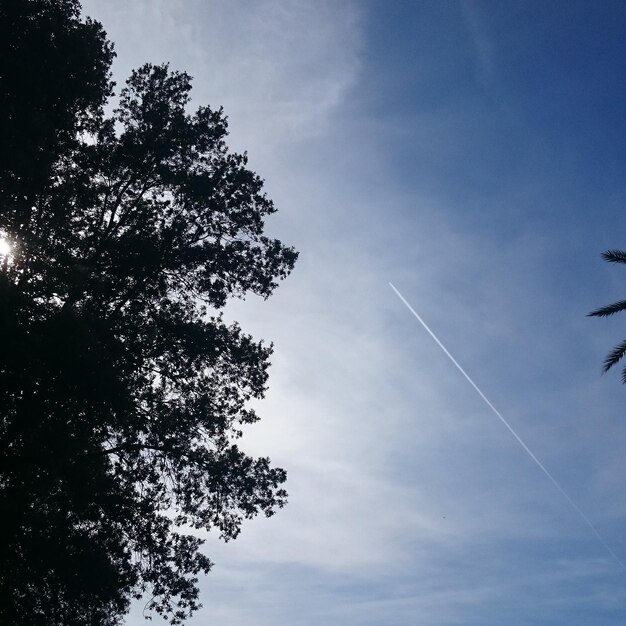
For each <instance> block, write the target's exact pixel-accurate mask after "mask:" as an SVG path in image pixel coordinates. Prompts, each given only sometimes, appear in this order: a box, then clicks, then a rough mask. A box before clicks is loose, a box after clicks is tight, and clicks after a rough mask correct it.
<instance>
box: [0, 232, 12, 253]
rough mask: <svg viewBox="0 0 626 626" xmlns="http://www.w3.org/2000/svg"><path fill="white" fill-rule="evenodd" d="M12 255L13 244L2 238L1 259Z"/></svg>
mask: <svg viewBox="0 0 626 626" xmlns="http://www.w3.org/2000/svg"><path fill="white" fill-rule="evenodd" d="M10 254H11V244H10V243H9V242H8V241H7V240H6V239H5V238H4V237H1V236H0V257H3V256H9V255H10Z"/></svg>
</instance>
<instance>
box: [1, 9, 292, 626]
mask: <svg viewBox="0 0 626 626" xmlns="http://www.w3.org/2000/svg"><path fill="white" fill-rule="evenodd" d="M26 4H29V3H26ZM39 4H40V5H41V4H42V3H41V2H40V3H39ZM43 4H44V5H48V4H49V5H50V6H54V7H70V8H71V7H76V6H77V3H75V2H57V3H53V2H44V3H43ZM70 13H71V12H70ZM72 15H74V17H72ZM66 17H67V15H66ZM75 17H76V16H75V14H71V15H70V21H72V20H73V19H74V18H75ZM76 19H77V18H76ZM86 24H87V25H88V28H90V29H91V32H92V33H94V32H95V33H96V34H97V39H98V41H99V45H100V53H101V54H104V55H105V56H106V55H108V56H106V58H104V57H102V56H100V57H98V58H99V59H100V61H102V63H101V64H99V65H98V64H96V65H97V67H98V71H97V72H96V73H97V74H98V76H99V78H98V81H99V82H98V81H95V82H97V83H98V85H99V86H98V88H97V89H94V91H93V94H96V97H93V98H91V100H89V99H87V100H80V99H78V100H77V102H78V104H76V107H75V109H72V115H71V116H70V117H69V118H67V119H65V118H64V120H62V123H60V124H59V125H58V128H60V129H61V130H58V131H55V132H54V133H51V134H49V135H42V137H43V139H42V141H43V145H42V146H40V150H41V151H42V152H43V153H45V154H44V156H43V157H42V159H41V161H40V162H38V163H37V164H36V170H37V176H36V177H28V176H26V177H24V176H22V174H21V173H19V174H18V173H16V172H9V173H8V174H7V173H5V174H3V175H4V179H3V180H4V181H13V182H15V181H18V182H19V185H20V186H22V187H23V191H25V193H21V192H20V194H17V195H15V196H12V195H10V194H11V192H9V191H7V189H8V188H9V187H11V185H8V186H4V187H3V188H2V189H1V192H2V193H3V194H4V196H5V197H8V200H12V199H13V200H15V199H16V198H17V199H21V200H20V201H19V202H18V201H7V202H6V205H5V206H6V208H5V209H3V211H2V212H1V213H0V231H1V232H3V233H4V235H5V236H6V237H7V239H8V240H10V241H11V242H12V246H13V247H12V252H11V256H10V258H6V259H5V262H4V264H3V266H2V268H1V269H0V303H1V304H0V333H1V337H2V346H3V349H2V351H1V352H0V417H1V422H0V449H1V450H2V454H1V455H0V510H2V511H3V520H2V529H1V532H2V537H3V542H2V546H1V547H0V565H2V567H0V624H5V623H6V624H15V625H16V626H18V625H29V626H30V625H33V626H34V625H38V624H44V623H45V624H54V625H57V624H58V625H61V624H63V626H68V625H73V624H76V625H78V624H93V625H94V626H95V625H104V624H115V623H119V619H120V616H121V615H123V614H124V613H125V612H126V611H127V609H128V605H129V601H130V599H131V598H132V597H140V596H141V595H143V594H146V593H147V594H148V595H149V597H150V599H149V601H148V604H147V608H148V610H149V611H155V612H156V613H158V614H161V615H163V616H165V617H167V618H168V619H169V620H170V622H171V623H172V624H177V623H182V621H183V620H184V619H185V618H186V616H188V615H189V614H190V613H191V612H192V611H194V610H195V609H196V608H197V607H198V606H199V604H198V589H197V585H196V583H197V575H198V574H199V573H201V572H204V573H206V572H208V570H209V569H210V567H211V563H210V561H209V559H208V558H207V557H206V556H205V555H204V554H202V552H201V551H200V546H201V544H202V541H201V540H200V539H199V538H198V537H197V534H194V532H195V531H196V530H198V529H205V530H210V529H216V530H218V531H219V533H220V535H221V537H222V538H224V539H225V540H229V539H232V538H235V537H236V536H237V535H238V533H239V531H240V527H241V523H242V520H243V519H244V518H250V517H253V516H255V515H256V514H258V513H260V512H263V513H264V514H266V515H268V516H269V515H272V514H273V513H274V511H275V510H276V508H277V507H281V506H283V504H284V503H285V501H286V493H285V491H284V490H283V488H282V484H283V483H284V481H285V477H286V475H285V472H284V470H282V469H280V468H274V467H272V466H271V465H270V462H269V460H268V459H267V458H256V459H255V458H251V457H249V456H248V455H246V454H245V453H244V452H243V451H242V450H241V449H240V448H239V446H238V439H239V437H240V436H241V434H242V433H241V428H242V425H244V424H249V423H252V422H255V421H256V420H257V416H256V415H255V413H254V411H253V410H251V409H250V408H249V406H248V402H249V400H251V399H252V398H261V397H262V396H263V394H264V391H265V388H266V382H267V368H268V364H269V356H270V354H271V350H272V348H271V346H267V345H265V344H264V343H263V342H257V341H254V340H253V339H252V338H251V337H250V336H248V335H247V334H245V333H244V332H242V330H241V329H240V327H239V326H238V325H237V324H232V325H228V324H226V323H225V322H224V320H223V318H222V316H221V315H220V314H219V309H221V308H222V307H223V306H224V305H225V303H226V301H227V299H228V298H230V297H243V296H244V295H245V294H247V293H253V294H257V295H259V296H261V297H263V298H267V297H268V296H269V295H270V294H271V293H272V291H273V290H274V288H275V287H276V286H277V281H278V280H279V279H282V278H284V277H286V276H287V275H288V274H289V272H290V271H291V269H292V268H293V265H294V263H295V260H296V257H297V253H296V252H295V251H294V250H293V249H292V248H290V247H287V246H284V245H283V244H282V243H281V242H279V241H277V240H274V239H270V238H268V237H267V236H265V234H264V219H265V217H266V216H268V215H270V214H271V213H273V212H274V210H275V209H274V206H273V204H272V202H271V200H270V199H268V198H267V197H266V195H265V194H264V193H263V181H262V180H261V179H260V178H259V177H258V176H257V175H256V174H255V173H253V172H251V171H250V170H249V169H248V168H247V157H246V155H245V154H243V155H240V154H234V153H231V152H229V150H228V149H227V147H226V144H225V138H226V135H227V122H226V118H225V116H224V114H223V112H222V110H221V109H220V110H217V111H214V110H212V109H210V108H209V107H200V108H199V109H197V110H196V111H195V112H194V113H189V112H188V107H189V93H190V88H191V83H190V77H189V76H188V75H187V74H185V73H181V72H172V71H170V70H169V68H168V66H166V65H163V66H153V65H145V66H144V67H142V68H140V69H138V70H137V71H135V72H133V73H132V75H131V77H130V78H129V80H128V81H127V84H126V87H125V88H124V89H123V90H122V92H121V94H120V98H119V103H118V106H117V108H116V109H115V111H114V113H113V114H112V115H111V116H110V117H105V116H104V114H103V113H102V107H101V103H102V102H103V101H104V99H105V98H106V97H107V96H108V95H109V89H110V83H109V82H108V79H107V80H102V76H108V74H107V72H108V63H110V59H111V47H110V45H109V44H108V43H106V40H105V39H104V38H103V36H102V31H101V30H99V27H97V26H94V23H92V22H86ZM107 59H108V60H107ZM72 62H73V61H72ZM102 70H104V74H103V73H102ZM94 80H95V79H94ZM95 82H94V84H95ZM98 93H99V94H100V95H103V96H104V99H103V98H99V96H98V95H97V94H98ZM44 99H45V98H44ZM53 109H54V107H53ZM67 120H69V122H68V121H67ZM81 120H83V121H84V120H87V122H85V123H83V121H81ZM55 124H57V120H56V119H53V120H52V123H51V126H50V127H51V128H52V127H55ZM45 137H53V138H55V139H54V140H53V141H51V142H48V141H47V140H45V141H44V139H45ZM18 139H19V138H16V145H18V147H19V141H18ZM26 148H27V150H30V149H31V147H30V145H27V147H26ZM41 163H45V164H46V165H45V167H41ZM20 167H21V166H20ZM9 170H10V168H8V169H7V171H9ZM42 172H47V173H46V174H45V176H43V174H42ZM13 189H14V186H13ZM18 196H19V197H18Z"/></svg>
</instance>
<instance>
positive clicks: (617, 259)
mask: <svg viewBox="0 0 626 626" xmlns="http://www.w3.org/2000/svg"><path fill="white" fill-rule="evenodd" d="M602 258H603V259H604V260H605V261H608V262H609V263H626V252H624V251H623V250H607V251H606V252H603V253H602Z"/></svg>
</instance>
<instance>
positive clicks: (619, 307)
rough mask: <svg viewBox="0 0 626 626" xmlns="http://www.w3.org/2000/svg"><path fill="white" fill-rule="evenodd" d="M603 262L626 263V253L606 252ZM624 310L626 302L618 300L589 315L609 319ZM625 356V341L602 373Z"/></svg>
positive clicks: (624, 375)
mask: <svg viewBox="0 0 626 626" xmlns="http://www.w3.org/2000/svg"><path fill="white" fill-rule="evenodd" d="M602 257H603V258H604V260H605V261H607V262H609V263H626V252H623V251H622V250H608V251H607V252H604V253H603V254H602ZM625 310H626V300H619V301H618V302H614V303H613V304H609V305H608V306H603V307H600V308H599V309H596V310H595V311H592V312H591V313H589V315H590V316H593V317H609V316H611V315H614V314H615V313H620V312H621V311H625ZM625 354H626V341H623V342H622V343H620V344H618V345H617V346H615V348H614V349H613V350H612V351H611V352H610V353H609V354H608V355H607V357H606V359H605V360H604V366H603V368H602V371H603V372H608V371H609V370H610V369H611V368H612V367H613V366H614V365H616V364H617V363H619V362H620V361H621V360H622V358H624V355H625ZM622 382H623V383H624V384H626V367H625V368H624V369H623V370H622Z"/></svg>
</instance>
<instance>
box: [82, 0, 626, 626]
mask: <svg viewBox="0 0 626 626" xmlns="http://www.w3.org/2000/svg"><path fill="white" fill-rule="evenodd" d="M83 6H84V10H85V13H86V14H87V15H91V16H93V17H94V18H96V19H98V20H100V21H101V22H102V23H103V24H104V26H105V28H106V30H107V32H108V35H109V37H110V38H111V39H112V40H113V41H114V42H115V46H116V50H117V55H118V56H117V59H116V60H115V63H114V67H113V69H114V74H115V79H116V81H117V82H118V83H119V84H122V83H123V81H124V78H125V77H126V76H127V75H128V73H129V72H130V70H131V69H132V68H133V67H137V66H139V65H141V64H142V63H144V62H146V61H150V62H154V63H160V62H164V61H168V62H169V63H170V64H171V67H172V68H173V69H180V70H186V71H188V72H189V73H190V74H191V75H192V76H193V77H194V90H193V104H194V105H198V106H199V105H204V104H210V105H211V106H213V107H216V108H217V107H219V106H223V107H224V110H225V112H226V114H227V115H228V117H229V120H230V130H231V135H230V141H229V145H230V146H231V148H232V149H233V150H236V151H244V150H247V151H248V154H249V157H250V167H251V168H252V169H253V170H255V171H256V172H258V173H259V174H260V175H261V176H262V177H263V178H264V179H265V181H266V190H267V192H268V194H269V195H270V197H272V199H273V200H274V202H275V203H276V206H277V208H278V213H277V214H276V215H275V216H273V217H272V218H271V219H270V220H269V221H268V223H267V231H268V233H269V234H271V235H272V236H277V237H279V238H281V239H282V240H283V241H284V242H286V243H289V244H291V245H294V246H295V247H296V248H297V249H298V250H299V251H300V258H299V261H298V263H297V266H296V268H295V270H294V272H293V274H292V275H291V276H290V277H289V278H288V279H287V280H286V281H285V282H284V283H283V284H281V286H280V287H279V289H278V290H277V291H276V293H275V294H274V295H273V296H272V298H270V299H269V300H267V301H262V300H260V299H256V298H250V299H248V300H246V301H243V302H241V301H236V302H233V303H231V304H230V305H229V306H228V309H227V316H228V317H229V318H230V319H236V320H238V321H239V322H240V323H241V325H242V326H243V328H244V329H245V330H246V331H248V332H250V333H251V334H252V335H253V336H255V337H258V338H264V339H266V340H268V341H269V340H271V341H273V342H274V345H275V353H274V355H273V360H272V368H271V371H270V382H269V391H268V393H267V397H266V399H265V400H263V401H262V402H261V403H259V405H258V407H257V408H258V412H259V414H260V415H261V418H262V420H261V422H260V423H258V424H255V425H253V426H251V427H249V428H248V430H247V431H246V433H245V435H244V439H243V442H242V445H243V447H244V448H245V449H246V450H248V451H249V452H251V453H254V454H258V455H263V456H270V457H271V459H272V461H273V462H274V463H275V464H276V465H279V466H282V467H284V468H286V469H287V471H288V491H289V493H290V499H289V504H288V505H287V507H286V508H285V509H283V510H282V511H280V512H279V513H278V514H277V515H276V516H274V517H272V518H270V519H260V518H259V519H255V520H252V521H250V522H247V523H246V524H245V525H244V528H243V532H242V534H241V535H240V537H239V538H238V539H237V540H236V541H233V542H229V543H227V544H223V543H221V542H220V541H219V539H218V538H216V537H213V536H210V535H209V536H208V537H207V543H206V544H205V550H206V552H207V554H208V555H209V556H210V557H211V558H212V560H213V561H214V562H215V566H214V568H213V570H212V572H211V573H210V574H209V575H208V576H207V577H206V578H204V579H202V580H201V582H200V587H201V600H202V602H203V604H204V608H203V609H201V610H200V611H199V612H198V613H197V614H196V615H195V617H194V618H193V619H191V620H190V621H189V624H190V626H205V625H207V626H208V625H209V624H211V625H214V624H215V625H219V626H285V625H290V626H313V625H316V626H317V625H319V624H324V625H325V626H357V625H359V626H375V625H376V626H378V625H388V626H408V625H412V626H413V625H424V626H451V625H457V624H463V625H477V626H478V625H480V626H490V625H493V626H496V625H497V626H501V625H502V624H511V625H514V626H525V625H528V626H531V625H532V626H535V625H537V624H542V625H550V626H560V625H568V626H576V625H585V626H593V625H602V626H611V625H620V626H622V625H623V624H624V623H626V571H625V570H624V569H622V568H620V566H619V565H618V563H617V562H616V561H615V559H613V558H612V557H611V555H610V554H609V552H608V551H607V550H606V549H605V547H604V546H603V545H602V543H601V542H600V541H599V540H598V538H597V537H596V536H595V534H594V533H593V531H592V530H591V529H590V527H589V526H587V525H586V524H585V522H584V521H583V520H582V519H581V517H580V516H579V515H578V514H577V512H576V511H575V510H574V508H573V507H572V506H571V504H570V503H569V502H568V501H567V499H566V498H564V497H563V495H562V494H561V493H560V492H559V491H558V490H557V489H556V488H555V486H554V484H552V483H551V482H550V480H549V479H548V478H547V477H546V475H545V474H544V473H542V471H541V470H540V469H539V467H538V466H537V465H536V464H535V463H534V462H533V461H532V459H531V458H530V457H529V455H528V454H527V453H526V452H525V451H524V450H523V449H522V448H521V446H520V445H519V443H518V442H517V441H516V440H515V438H514V437H513V436H512V435H511V433H510V432H509V431H508V430H507V429H506V428H505V427H504V425H503V424H502V423H501V422H500V421H499V420H498V418H497V417H496V416H495V415H494V413H493V412H492V411H491V410H490V409H489V407H488V406H487V405H486V404H485V403H484V401H483V400H482V399H481V398H480V397H479V396H478V394H477V393H476V391H475V390H474V389H473V388H472V387H471V385H470V384H469V383H468V381H467V380H466V379H465V378H464V377H463V376H462V374H461V373H460V372H459V371H458V370H457V369H456V368H455V367H454V365H453V364H452V363H451V362H450V360H449V359H448V358H447V357H446V355H445V354H444V353H443V352H442V350H441V349H440V348H439V347H438V346H437V344H436V343H435V342H434V341H433V339H432V338H431V337H430V336H429V335H428V334H427V333H426V331H425V330H424V329H423V328H422V327H421V326H420V325H419V323H418V322H417V320H416V319H415V318H414V317H413V316H412V315H411V313H410V312H409V310H408V309H407V307H406V306H405V305H404V304H403V303H402V302H401V300H400V299H399V298H398V297H397V295H396V294H395V293H394V292H393V291H392V289H391V287H390V286H389V282H392V283H393V284H394V285H395V286H396V287H397V289H398V290H399V291H400V292H401V293H402V295H403V296H404V297H405V298H406V300H407V301H408V302H409V303H410V304H411V306H413V307H414V309H415V310H416V311H417V312H418V314H419V315H420V316H421V317H422V318H423V319H424V320H425V321H426V323H427V324H428V325H429V326H430V328H432V330H433V332H434V333H435V334H436V335H437V336H438V337H439V339H440V340H441V341H442V342H443V343H444V344H445V346H446V347H447V348H448V350H449V351H450V352H451V353H452V355H453V356H454V358H455V359H456V360H457V361H458V362H459V363H460V365H461V366H462V367H463V368H464V369H465V370H466V371H467V373H468V374H469V376H470V377H471V378H472V379H473V380H474V381H475V383H476V384H477V385H478V386H479V387H480V389H481V390H482V391H483V392H484V394H485V395H486V396H487V398H488V399H489V400H490V401H491V402H492V403H493V405H494V406H495V407H497V409H498V410H499V411H500V412H501V414H502V415H503V416H504V418H505V419H506V420H507V421H508V422H509V423H510V425H511V427H512V428H513V429H514V430H515V431H516V432H517V433H518V435H519V436H520V437H521V438H522V439H523V441H524V442H525V443H526V445H527V446H528V448H529V449H530V450H532V452H533V453H534V454H535V455H536V457H537V458H538V459H539V460H540V461H541V463H543V465H544V466H545V468H546V469H547V470H548V472H549V473H550V474H551V475H552V476H553V477H554V479H555V480H556V481H557V482H558V484H559V485H560V486H561V487H562V488H563V489H564V490H565V492H566V493H567V494H568V496H569V497H570V498H571V500H572V501H573V503H574V504H575V506H577V507H579V508H580V510H581V511H582V512H583V513H584V515H586V516H587V517H588V519H589V520H590V521H591V523H592V524H593V525H594V527H595V528H596V529H597V531H598V533H600V535H601V537H602V538H603V540H604V541H605V542H606V543H607V544H608V545H609V546H610V548H611V550H613V551H614V553H615V554H616V555H617V557H618V558H619V559H621V560H622V561H626V530H625V529H626V415H625V414H624V405H625V400H626V387H624V386H622V385H621V384H620V374H619V372H618V371H615V372H610V373H608V374H606V375H604V376H602V375H601V365H602V360H603V358H604V356H605V355H606V353H607V352H608V351H609V350H610V349H611V348H612V347H613V346H614V345H615V344H616V343H617V342H619V341H621V340H623V339H624V338H626V337H625V335H626V324H625V322H626V318H620V317H619V316H616V317H615V318H613V319H608V320H599V319H595V318H588V317H586V314H587V313H588V312H589V311H591V310H592V309H594V308H597V307H599V306H601V305H604V304H608V303H610V302H613V301H615V300H619V299H623V298H625V297H626V281H625V279H626V268H624V267H620V266H610V265H608V264H606V263H603V261H602V259H601V253H602V252H603V251H605V250H607V249H613V248H620V247H622V248H624V247H626V241H625V238H626V211H625V210H624V209H625V207H626V177H625V173H626V151H625V150H626V149H625V146H626V116H625V115H624V111H625V110H626V81H625V80H624V76H625V73H624V69H625V67H624V66H625V65H626V37H624V34H625V33H626V5H624V4H623V2H621V1H619V2H612V1H610V0H604V1H603V2H601V3H593V2H590V1H586V2H579V1H576V0H567V1H552V2H543V1H541V2H539V1H533V0H526V1H524V2H521V1H516V0H507V1H506V2H502V1H496V0H491V1H487V0H474V1H470V0H467V1H463V0H457V1H453V0H440V1H436V0H428V1H426V0H415V1H411V2H410V1H402V0H387V1H383V0H372V1H369V0H334V1H330V0H315V2H311V1H306V0H179V1H178V2H170V1H168V0H106V1H104V0H83ZM127 623H128V625H129V626H139V625H140V624H142V623H144V621H143V619H142V616H141V607H139V606H136V607H134V608H133V611H132V612H131V614H130V616H129V618H128V621H127ZM152 623H154V624H158V623H160V622H159V620H158V618H155V620H154V621H153V622H152Z"/></svg>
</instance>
